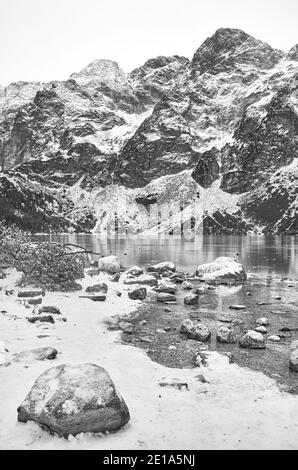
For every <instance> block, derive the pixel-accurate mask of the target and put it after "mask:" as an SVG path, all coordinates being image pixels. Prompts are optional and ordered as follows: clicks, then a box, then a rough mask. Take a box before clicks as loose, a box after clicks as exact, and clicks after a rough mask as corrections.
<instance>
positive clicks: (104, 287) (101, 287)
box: [86, 282, 108, 294]
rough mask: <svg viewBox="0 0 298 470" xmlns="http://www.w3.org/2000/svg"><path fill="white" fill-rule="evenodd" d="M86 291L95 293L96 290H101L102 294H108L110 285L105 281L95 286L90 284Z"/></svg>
mask: <svg viewBox="0 0 298 470" xmlns="http://www.w3.org/2000/svg"><path fill="white" fill-rule="evenodd" d="M86 292H88V293H94V292H101V293H102V294H106V293H107V292H108V286H107V285H106V283H105V282H102V283H101V284H94V285H93V286H88V287H87V288H86Z"/></svg>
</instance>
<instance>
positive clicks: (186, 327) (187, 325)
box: [180, 318, 194, 333]
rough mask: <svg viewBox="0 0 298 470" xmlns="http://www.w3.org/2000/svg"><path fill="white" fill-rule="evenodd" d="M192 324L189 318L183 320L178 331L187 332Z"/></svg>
mask: <svg viewBox="0 0 298 470" xmlns="http://www.w3.org/2000/svg"><path fill="white" fill-rule="evenodd" d="M193 326H194V325H193V322H192V321H191V320H190V319H189V318H188V319H187V320H184V321H183V322H182V323H181V326H180V333H187V332H188V331H189V330H191V329H192V327H193Z"/></svg>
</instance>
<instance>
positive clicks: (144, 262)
mask: <svg viewBox="0 0 298 470" xmlns="http://www.w3.org/2000/svg"><path fill="white" fill-rule="evenodd" d="M38 238H39V239H42V240H45V241H49V240H50V241H53V242H57V241H62V242H64V243H73V244H75V245H79V246H82V247H84V248H86V249H87V250H90V251H93V252H94V253H97V255H93V257H94V258H96V257H98V255H102V256H105V255H109V254H115V255H117V256H119V258H120V259H121V260H122V261H123V262H124V264H125V266H126V267H130V266H132V265H138V266H141V267H143V266H148V265H151V264H153V263H157V262H161V261H172V262H174V263H175V264H176V266H177V269H178V270H183V271H185V272H188V273H193V272H194V271H195V269H196V266H197V265H198V264H201V263H205V262H209V261H212V260H214V259H215V258H217V257H218V256H233V257H234V256H238V258H239V260H240V261H241V262H242V263H243V265H244V267H245V269H246V271H247V272H248V273H249V277H248V280H247V281H246V282H245V283H244V284H243V285H239V286H233V287H228V286H218V287H217V288H216V289H215V290H210V291H208V293H206V294H205V295H202V296H200V298H199V305H197V306H187V305H184V304H183V297H184V295H185V291H183V290H181V289H179V290H178V293H177V305H171V312H169V313H165V311H164V306H163V305H162V304H160V303H158V302H153V303H146V302H145V303H144V304H143V312H142V313H141V318H143V319H145V320H146V322H147V326H145V327H140V326H139V320H137V321H136V322H135V335H134V337H133V338H132V335H127V340H128V341H133V343H135V345H137V346H139V347H143V348H145V349H146V350H147V352H148V354H149V355H150V357H152V359H153V360H156V361H157V362H160V363H162V364H164V365H167V366H172V367H191V363H192V358H193V354H194V353H195V350H196V347H197V346H196V344H197V343H196V342H194V341H192V342H191V341H190V340H186V338H185V337H184V336H183V335H179V334H177V333H178V331H179V327H180V324H181V321H182V320H184V319H186V318H192V319H194V320H196V319H197V320H198V321H202V322H204V323H206V324H207V325H208V327H209V328H210V330H211V333H212V336H211V342H210V344H209V346H210V349H213V350H218V351H220V352H231V353H232V354H233V356H234V359H235V362H237V363H238V364H240V365H242V366H246V367H250V368H252V369H255V370H261V371H262V372H264V373H265V374H267V375H268V376H270V377H273V378H274V379H275V380H276V381H278V382H279V383H280V384H282V385H283V386H284V388H285V390H288V391H291V392H292V393H298V374H297V373H293V372H290V371H289V357H290V345H291V343H292V341H293V340H298V236H248V235H247V236H232V235H230V236H215V235H213V236H210V235H209V236H204V235H202V236H198V237H196V238H195V239H193V240H190V241H188V240H185V239H183V238H181V239H177V238H167V239H165V238H142V237H138V238H135V237H133V238H125V239H104V238H101V237H99V236H98V235H96V234H61V235H54V234H53V235H39V236H38ZM260 303H262V305H260ZM233 304H241V305H245V306H246V307H247V309H246V310H243V311H233V310H231V309H229V307H230V305H233ZM119 314H121V312H119ZM222 316H229V317H231V318H232V319H233V320H234V322H235V325H234V324H233V328H235V331H236V333H237V336H238V337H239V338H240V337H241V336H242V335H243V334H244V332H245V331H246V330H247V329H255V328H256V326H257V325H256V320H257V319H258V318H260V317H267V318H268V319H269V321H270V324H269V326H268V334H267V337H268V336H270V335H276V334H280V335H282V340H281V341H280V342H279V343H270V342H269V341H267V342H266V349H264V350H248V349H242V348H239V346H238V344H235V345H224V344H219V343H217V342H216V332H217V330H218V328H219V327H220V326H227V323H221V320H220V319H221V317H222ZM169 326H170V327H171V331H169V332H168V333H167V334H166V335H162V337H160V335H158V334H156V330H157V329H160V328H165V327H169ZM285 327H286V328H289V329H290V330H291V331H281V329H284V328H285ZM177 330H178V331H177ZM142 336H149V337H150V338H151V340H152V342H151V345H150V347H149V348H148V345H146V344H144V343H142V341H141V338H142ZM265 337H266V336H265ZM173 344H175V346H176V350H175V351H174V352H173V350H169V346H170V345H173Z"/></svg>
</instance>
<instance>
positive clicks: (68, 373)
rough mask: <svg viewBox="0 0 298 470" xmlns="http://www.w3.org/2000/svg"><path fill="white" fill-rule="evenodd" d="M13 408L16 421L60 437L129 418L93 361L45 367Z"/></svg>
mask: <svg viewBox="0 0 298 470" xmlns="http://www.w3.org/2000/svg"><path fill="white" fill-rule="evenodd" d="M17 411H18V421H20V422H24V423H26V422H27V421H34V422H36V423H38V424H39V425H41V426H42V427H45V428H46V429H48V430H50V431H52V432H56V433H58V434H59V435H62V436H64V437H67V436H69V435H70V434H72V435H73V436H75V435H76V434H79V433H81V432H95V433H98V432H106V431H115V430H116V429H118V428H120V427H121V426H123V425H124V424H126V423H127V422H128V421H129V419H130V416H129V411H128V408H127V405H126V403H125V401H124V400H123V398H122V397H121V395H119V393H118V391H117V390H116V388H115V385H114V383H113V381H112V379H111V378H110V376H109V374H108V373H107V372H106V370H105V369H103V368H102V367H99V366H97V365H95V364H78V365H70V364H63V365H60V366H57V367H53V368H51V369H48V370H46V371H45V372H44V373H43V374H41V375H40V376H39V377H38V378H37V380H36V381H35V383H34V384H33V387H32V389H31V390H30V392H29V394H28V395H27V397H26V398H25V400H24V401H23V403H22V404H21V405H20V406H19V407H18V410H17Z"/></svg>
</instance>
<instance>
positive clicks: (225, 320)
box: [218, 316, 233, 323]
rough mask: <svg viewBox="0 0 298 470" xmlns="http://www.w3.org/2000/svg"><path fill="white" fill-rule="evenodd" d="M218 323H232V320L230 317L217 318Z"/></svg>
mask: <svg viewBox="0 0 298 470" xmlns="http://www.w3.org/2000/svg"><path fill="white" fill-rule="evenodd" d="M218 321H220V322H222V323H232V321H233V318H232V317H227V316H222V317H218Z"/></svg>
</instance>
